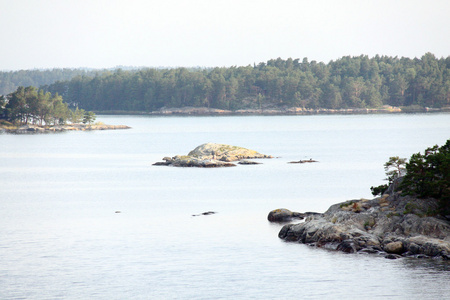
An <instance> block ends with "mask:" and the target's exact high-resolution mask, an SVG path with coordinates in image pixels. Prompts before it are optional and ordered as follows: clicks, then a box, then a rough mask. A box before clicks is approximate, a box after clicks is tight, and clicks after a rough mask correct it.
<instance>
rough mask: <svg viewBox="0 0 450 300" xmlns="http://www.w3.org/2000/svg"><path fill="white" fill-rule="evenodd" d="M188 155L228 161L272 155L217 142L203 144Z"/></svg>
mask: <svg viewBox="0 0 450 300" xmlns="http://www.w3.org/2000/svg"><path fill="white" fill-rule="evenodd" d="M188 156H192V157H198V158H202V159H216V160H221V161H227V162H231V161H238V160H241V159H251V158H271V157H272V156H270V155H265V154H261V153H259V152H257V151H255V150H250V149H246V148H243V147H238V146H231V145H225V144H215V143H206V144H202V145H200V146H198V147H196V148H195V149H194V150H192V151H191V152H189V154H188Z"/></svg>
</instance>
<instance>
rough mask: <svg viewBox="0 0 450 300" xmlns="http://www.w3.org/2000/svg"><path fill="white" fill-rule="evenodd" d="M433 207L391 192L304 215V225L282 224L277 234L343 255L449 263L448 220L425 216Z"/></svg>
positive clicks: (429, 202)
mask: <svg viewBox="0 0 450 300" xmlns="http://www.w3.org/2000/svg"><path fill="white" fill-rule="evenodd" d="M437 205H438V201H437V200H436V199H416V198H413V197H410V196H405V197H404V196H401V195H400V193H399V192H396V191H395V189H393V190H392V192H391V194H385V195H383V196H382V197H378V198H375V199H372V200H368V199H360V200H349V201H346V202H342V203H338V204H334V205H332V206H330V208H329V209H328V210H327V211H326V212H325V213H324V214H310V215H307V214H303V216H304V217H306V219H305V222H303V223H298V224H287V225H285V226H283V227H282V229H281V230H280V232H279V234H278V236H279V238H281V239H284V240H286V241H293V242H300V243H304V244H308V245H315V246H317V247H323V248H327V249H336V250H338V251H343V252H347V253H355V252H361V253H370V252H377V253H380V252H382V251H385V253H386V252H387V253H388V255H387V258H398V257H401V256H400V254H403V255H404V256H411V257H439V258H442V259H450V222H449V221H447V220H446V219H445V218H441V217H439V216H426V214H427V213H428V212H430V211H433V210H434V209H435V208H436V207H437ZM286 211H287V213H286V216H289V213H288V212H289V210H286ZM271 213H272V212H271ZM269 215H270V214H269Z"/></svg>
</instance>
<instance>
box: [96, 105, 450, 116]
mask: <svg viewBox="0 0 450 300" xmlns="http://www.w3.org/2000/svg"><path fill="white" fill-rule="evenodd" d="M435 112H450V107H445V108H427V107H425V108H420V109H409V108H403V109H402V108H399V107H392V106H385V107H383V108H349V109H325V108H318V109H304V108H299V107H290V108H266V109H240V110H234V111H233V110H225V109H216V108H208V107H182V108H161V109H160V110H157V111H151V112H143V111H121V110H111V111H95V113H96V114H103V115H150V116H252V115H256V116H271V115H274V116H276V115H280V116H289V115H351V114H355V115H357V114H393V113H396V114H400V113H435Z"/></svg>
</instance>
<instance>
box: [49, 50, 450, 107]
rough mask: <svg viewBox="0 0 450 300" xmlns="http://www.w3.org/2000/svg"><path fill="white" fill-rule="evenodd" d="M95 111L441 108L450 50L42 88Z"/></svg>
mask: <svg viewBox="0 0 450 300" xmlns="http://www.w3.org/2000/svg"><path fill="white" fill-rule="evenodd" d="M43 88H44V89H45V90H46V91H49V92H52V93H56V92H57V93H59V94H60V95H62V96H63V97H64V99H65V100H66V101H67V102H68V103H69V104H71V105H78V106H80V107H83V108H85V109H89V110H97V111H114V110H118V111H144V112H148V111H154V110H158V109H160V108H162V107H186V106H192V107H210V108H218V109H229V110H237V109H243V108H256V109H258V108H274V107H283V106H286V107H303V108H328V109H339V108H377V107H381V106H383V105H391V106H417V107H433V108H440V107H445V106H449V105H450V56H449V57H446V58H436V57H435V56H434V55H433V54H431V53H426V54H425V55H423V56H422V57H421V58H414V59H410V58H405V57H402V58H398V57H390V56H378V55H377V56H375V57H373V58H369V57H368V56H366V55H361V56H354V57H350V56H346V57H342V58H340V59H338V60H336V61H330V62H329V63H328V64H325V63H323V62H316V61H308V59H307V58H304V59H303V60H301V61H300V59H292V58H289V59H286V60H284V59H281V58H278V59H273V60H269V61H267V62H266V63H260V64H258V65H256V64H255V65H253V66H243V67H228V68H226V67H222V68H218V67H217V68H211V69H186V68H174V69H152V68H148V69H140V70H133V71H124V70H121V69H118V70H115V71H105V72H102V73H97V74H96V75H94V76H88V75H80V76H76V77H74V78H72V79H71V80H65V81H58V82H55V83H53V84H50V85H46V86H44V87H43Z"/></svg>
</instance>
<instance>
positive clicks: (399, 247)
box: [384, 242, 404, 254]
mask: <svg viewBox="0 0 450 300" xmlns="http://www.w3.org/2000/svg"><path fill="white" fill-rule="evenodd" d="M384 251H386V252H387V253H395V254H402V253H403V252H404V251H403V243H402V242H390V243H388V244H386V245H385V246H384Z"/></svg>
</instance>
